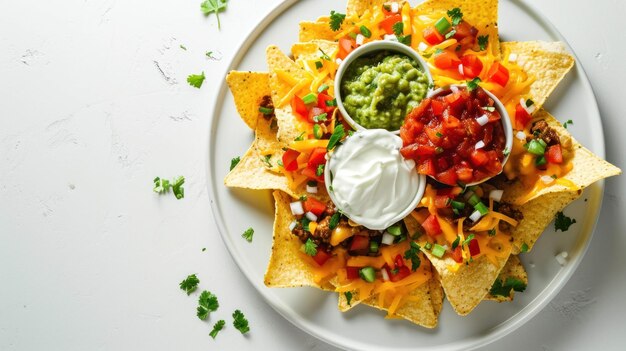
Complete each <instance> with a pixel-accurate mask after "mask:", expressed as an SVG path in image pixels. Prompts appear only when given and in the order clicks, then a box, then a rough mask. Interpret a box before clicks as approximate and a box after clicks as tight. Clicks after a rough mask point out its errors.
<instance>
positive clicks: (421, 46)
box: [417, 41, 428, 51]
mask: <svg viewBox="0 0 626 351" xmlns="http://www.w3.org/2000/svg"><path fill="white" fill-rule="evenodd" d="M426 49H428V45H427V44H426V43H424V42H423V41H420V43H419V44H418V45H417V50H419V51H426Z"/></svg>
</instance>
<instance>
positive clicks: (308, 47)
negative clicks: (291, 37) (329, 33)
mask: <svg viewBox="0 0 626 351" xmlns="http://www.w3.org/2000/svg"><path fill="white" fill-rule="evenodd" d="M319 49H322V50H323V51H324V52H325V53H326V54H328V55H332V54H333V52H334V51H335V50H337V42H334V41H330V40H318V39H314V40H311V41H309V42H306V43H295V44H293V45H292V46H291V53H292V54H293V58H294V60H296V61H297V60H300V59H302V60H305V61H308V60H315V59H319V57H320V51H319Z"/></svg>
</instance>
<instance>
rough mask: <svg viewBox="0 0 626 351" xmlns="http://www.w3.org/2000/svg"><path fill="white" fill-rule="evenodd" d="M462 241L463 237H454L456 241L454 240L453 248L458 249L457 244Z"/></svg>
mask: <svg viewBox="0 0 626 351" xmlns="http://www.w3.org/2000/svg"><path fill="white" fill-rule="evenodd" d="M460 241H461V237H460V236H458V235H457V236H456V239H454V241H453V242H452V250H454V249H456V248H457V246H459V242H460Z"/></svg>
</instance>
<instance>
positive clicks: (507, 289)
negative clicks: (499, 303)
mask: <svg viewBox="0 0 626 351" xmlns="http://www.w3.org/2000/svg"><path fill="white" fill-rule="evenodd" d="M511 290H515V291H519V292H523V291H524V290H526V283H524V282H523V281H522V280H520V279H517V278H513V277H508V278H506V281H504V282H503V281H502V280H501V279H496V281H495V282H493V285H492V286H491V289H490V290H489V293H490V294H491V295H493V296H504V297H509V296H511Z"/></svg>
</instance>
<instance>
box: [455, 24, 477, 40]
mask: <svg viewBox="0 0 626 351" xmlns="http://www.w3.org/2000/svg"><path fill="white" fill-rule="evenodd" d="M454 30H455V31H456V32H455V33H454V37H453V38H454V39H456V40H458V41H461V40H464V39H466V38H469V39H470V40H473V39H475V38H476V35H477V34H478V29H476V28H475V27H473V26H472V25H470V24H469V23H467V22H465V21H461V23H459V24H457V25H456V26H454Z"/></svg>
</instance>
